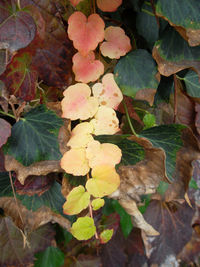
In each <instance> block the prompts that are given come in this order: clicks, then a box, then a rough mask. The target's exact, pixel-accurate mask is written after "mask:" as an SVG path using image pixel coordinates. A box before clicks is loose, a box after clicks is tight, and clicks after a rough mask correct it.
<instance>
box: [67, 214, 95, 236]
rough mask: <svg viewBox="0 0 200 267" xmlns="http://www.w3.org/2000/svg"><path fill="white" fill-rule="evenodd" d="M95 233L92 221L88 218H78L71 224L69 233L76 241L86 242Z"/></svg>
mask: <svg viewBox="0 0 200 267" xmlns="http://www.w3.org/2000/svg"><path fill="white" fill-rule="evenodd" d="M95 232H96V227H95V225H94V220H93V219H92V218H90V217H88V216H85V217H80V218H78V219H77V221H76V222H75V223H73V224H72V228H71V233H72V235H73V236H74V237H75V238H76V239H78V240H88V239H90V238H91V237H93V235H94V234H95Z"/></svg>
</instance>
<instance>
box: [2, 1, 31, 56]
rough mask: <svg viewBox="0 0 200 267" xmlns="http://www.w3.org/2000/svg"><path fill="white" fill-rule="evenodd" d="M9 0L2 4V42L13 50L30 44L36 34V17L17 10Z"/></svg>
mask: <svg viewBox="0 0 200 267" xmlns="http://www.w3.org/2000/svg"><path fill="white" fill-rule="evenodd" d="M8 2H10V1H8ZM8 2H7V1H4V3H1V6H0V14H1V16H0V44H1V45H2V44H3V45H4V46H6V47H4V48H7V49H9V50H10V51H11V52H14V51H17V50H19V49H21V48H24V47H26V46H28V45H29V44H30V43H31V41H32V40H33V39H34V37H35V34H36V25H35V22H34V19H33V18H32V17H31V16H30V15H29V14H28V13H27V12H24V11H17V7H16V6H15V5H14V4H13V2H12V5H11V6H10V5H9V3H8Z"/></svg>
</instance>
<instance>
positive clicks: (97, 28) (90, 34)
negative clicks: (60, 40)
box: [68, 11, 105, 56]
mask: <svg viewBox="0 0 200 267" xmlns="http://www.w3.org/2000/svg"><path fill="white" fill-rule="evenodd" d="M68 23H69V27H68V35H69V38H70V40H72V41H73V44H74V47H75V48H76V49H77V50H78V51H79V52H80V53H81V54H82V55H83V56H86V55H87V54H88V53H89V52H90V51H91V50H95V48H96V47H97V45H98V43H99V42H102V41H103V39H104V27H105V24H104V21H103V20H102V19H101V17H100V16H99V15H98V14H92V15H90V16H89V17H88V18H86V16H85V15H84V14H83V13H81V12H79V11H77V12H75V13H73V14H72V15H71V16H70V18H69V20H68Z"/></svg>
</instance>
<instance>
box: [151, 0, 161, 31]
mask: <svg viewBox="0 0 200 267" xmlns="http://www.w3.org/2000/svg"><path fill="white" fill-rule="evenodd" d="M151 7H152V10H153V13H154V16H155V18H156V22H157V25H158V28H160V21H159V18H158V16H157V15H156V9H155V5H154V0H151Z"/></svg>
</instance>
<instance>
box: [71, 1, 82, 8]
mask: <svg viewBox="0 0 200 267" xmlns="http://www.w3.org/2000/svg"><path fill="white" fill-rule="evenodd" d="M81 1H83V0H70V3H71V4H72V6H74V7H75V6H77V5H78V4H79V3H80V2H81Z"/></svg>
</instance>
